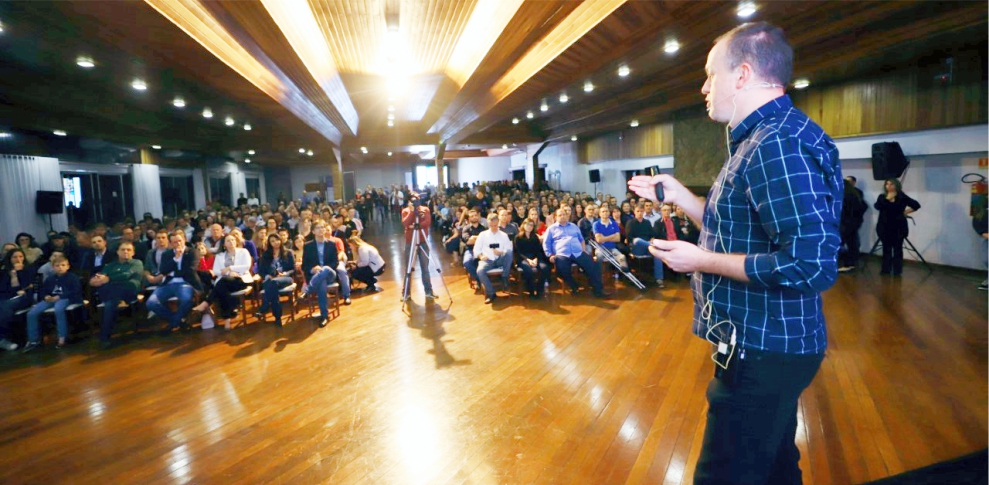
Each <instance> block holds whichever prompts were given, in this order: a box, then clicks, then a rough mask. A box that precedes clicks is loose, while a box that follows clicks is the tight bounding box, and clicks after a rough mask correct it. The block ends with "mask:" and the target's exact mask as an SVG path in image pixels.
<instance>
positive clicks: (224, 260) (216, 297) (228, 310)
mask: <svg viewBox="0 0 989 485" xmlns="http://www.w3.org/2000/svg"><path fill="white" fill-rule="evenodd" d="M251 263H252V261H251V255H250V253H248V252H247V250H246V249H244V248H240V247H237V237H236V236H234V235H232V234H230V235H227V237H225V238H223V249H222V250H221V251H220V252H218V253H216V259H214V260H213V278H214V279H213V291H212V292H211V293H210V295H209V298H207V300H206V301H204V302H203V303H202V304H200V305H199V306H198V307H196V310H198V311H206V310H208V309H209V307H210V305H211V304H213V303H217V304H218V305H219V307H220V311H219V317H220V320H219V322H218V323H221V324H223V326H224V327H225V328H226V329H227V330H230V319H231V318H233V317H234V316H235V315H234V314H235V312H236V309H237V303H238V300H237V297H236V296H234V295H233V294H234V293H237V292H238V291H241V290H243V289H244V288H247V287H248V286H249V285H250V284H251V283H252V282H253V277H252V276H251Z"/></svg>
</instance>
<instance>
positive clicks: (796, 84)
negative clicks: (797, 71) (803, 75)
mask: <svg viewBox="0 0 989 485" xmlns="http://www.w3.org/2000/svg"><path fill="white" fill-rule="evenodd" d="M807 86H810V81H808V80H807V79H797V80H796V81H793V88H794V89H804V88H806V87H807Z"/></svg>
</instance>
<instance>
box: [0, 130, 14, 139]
mask: <svg viewBox="0 0 989 485" xmlns="http://www.w3.org/2000/svg"><path fill="white" fill-rule="evenodd" d="M13 136H14V135H11V134H10V133H7V132H6V131H0V140H2V139H5V138H11V137H13Z"/></svg>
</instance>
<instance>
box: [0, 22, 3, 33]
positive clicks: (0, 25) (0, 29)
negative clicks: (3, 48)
mask: <svg viewBox="0 0 989 485" xmlns="http://www.w3.org/2000/svg"><path fill="white" fill-rule="evenodd" d="M2 33H3V22H0V34H2Z"/></svg>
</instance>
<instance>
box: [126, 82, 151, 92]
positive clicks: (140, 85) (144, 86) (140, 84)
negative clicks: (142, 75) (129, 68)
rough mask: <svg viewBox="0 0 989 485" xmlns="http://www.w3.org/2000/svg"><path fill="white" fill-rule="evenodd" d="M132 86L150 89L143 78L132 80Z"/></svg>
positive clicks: (141, 89) (137, 88) (140, 89)
mask: <svg viewBox="0 0 989 485" xmlns="http://www.w3.org/2000/svg"><path fill="white" fill-rule="evenodd" d="M130 87H132V88H134V89H135V90H137V91H144V90H146V89H148V85H147V83H145V82H144V81H143V80H140V79H135V80H133V81H131V83H130Z"/></svg>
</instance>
